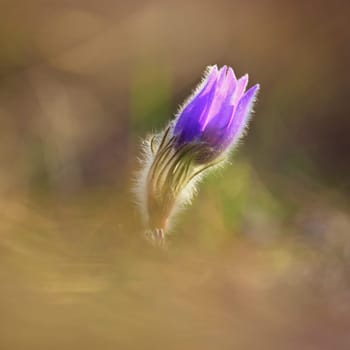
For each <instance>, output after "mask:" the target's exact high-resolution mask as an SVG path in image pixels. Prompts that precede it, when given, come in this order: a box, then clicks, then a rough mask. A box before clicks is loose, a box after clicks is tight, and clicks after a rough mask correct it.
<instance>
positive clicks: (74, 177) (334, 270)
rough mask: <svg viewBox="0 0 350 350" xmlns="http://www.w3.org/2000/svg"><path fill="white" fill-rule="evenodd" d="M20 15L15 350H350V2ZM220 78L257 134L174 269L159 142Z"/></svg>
mask: <svg viewBox="0 0 350 350" xmlns="http://www.w3.org/2000/svg"><path fill="white" fill-rule="evenodd" d="M0 9H1V11H0V47H1V50H0V120H1V128H0V145H1V146H0V207H1V210H0V286H1V287H0V310H1V312H0V348H1V349H4V350H7V349H11V350H12V349H24V348H25V349H48V348H49V349H62V348H65V349H169V350H170V349H182V350H185V349H349V347H350V334H349V327H350V295H349V290H350V289H349V288H350V260H349V259H350V237H349V234H350V211H349V209H350V203H349V202H350V201H349V195H350V156H349V151H350V119H349V112H348V109H349V107H348V102H349V101H348V100H349V98H348V94H349V87H350V86H349V81H350V75H349V69H348V64H349V57H350V47H349V37H350V28H349V10H350V6H349V4H348V2H347V1H345V0H344V1H337V0H336V1H332V2H330V1H329V2H327V1H325V2H322V1H314V2H305V1H284V2H281V1H277V0H262V1H254V0H253V1H245V2H243V1H229V0H216V1H212V0H202V1H184V0H178V1H164V0H163V1H160V0H154V1H143V0H139V1H129V2H126V1H118V0H114V1H111V0H99V1H97V0H84V1H83V0H76V1H68V0H61V1H56V0H50V1H49V0H27V1H25V0H11V1H10V0H2V1H1V7H0ZM210 64H219V65H223V64H227V65H230V66H232V67H233V68H234V69H235V71H236V74H237V75H238V76H241V75H243V74H244V73H247V72H248V73H249V76H250V85H252V84H255V83H257V82H259V83H260V84H261V92H260V95H259V99H258V102H257V104H256V108H255V115H254V117H253V120H252V122H251V126H250V130H249V133H248V134H247V136H246V138H245V140H244V143H243V144H242V145H241V146H240V147H239V149H238V150H237V151H236V152H235V153H234V155H233V159H232V165H230V166H228V167H226V168H225V169H223V170H222V171H219V172H218V173H216V174H214V175H211V176H209V177H208V178H207V179H206V180H205V181H204V183H203V184H202V185H201V187H200V192H199V194H198V196H197V197H196V199H195V200H194V203H193V205H192V206H191V207H190V208H189V209H188V210H187V211H185V212H184V213H183V214H182V215H181V216H180V217H179V218H178V220H177V224H176V226H175V228H174V232H173V233H172V235H171V237H170V248H169V249H168V251H165V252H164V251H160V250H159V249H156V248H154V247H152V246H150V245H149V244H148V242H145V241H144V239H143V236H142V225H141V222H140V218H139V213H138V211H137V208H135V205H134V204H133V201H134V199H133V196H132V194H131V191H130V188H131V185H132V178H133V176H134V175H133V174H134V171H135V169H137V167H138V164H137V155H138V152H139V143H140V140H141V138H143V137H145V136H146V135H147V134H148V133H149V132H152V131H156V130H161V129H162V128H163V127H164V126H165V125H166V123H167V122H168V120H169V119H170V118H172V116H173V114H174V113H175V112H176V110H177V108H178V106H179V105H180V104H181V103H182V102H183V100H184V99H185V98H186V97H187V96H188V95H189V94H190V92H191V91H192V89H193V88H194V87H195V86H196V84H197V83H198V82H199V81H200V77H201V74H202V72H203V71H204V69H205V67H206V66H207V65H210Z"/></svg>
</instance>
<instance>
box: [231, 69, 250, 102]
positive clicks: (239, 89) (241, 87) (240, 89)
mask: <svg viewBox="0 0 350 350" xmlns="http://www.w3.org/2000/svg"><path fill="white" fill-rule="evenodd" d="M248 80H249V77H248V74H245V75H244V76H243V77H242V78H239V79H238V81H237V85H236V89H235V92H234V94H233V95H232V99H231V103H232V104H233V105H234V106H237V103H238V101H239V100H240V99H241V97H242V95H243V93H244V91H245V89H246V87H247V85H248Z"/></svg>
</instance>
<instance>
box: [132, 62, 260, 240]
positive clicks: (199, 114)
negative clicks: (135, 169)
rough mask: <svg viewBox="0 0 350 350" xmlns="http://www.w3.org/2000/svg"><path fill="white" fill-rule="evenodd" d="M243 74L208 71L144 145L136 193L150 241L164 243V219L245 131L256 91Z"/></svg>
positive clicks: (227, 69) (226, 69)
mask: <svg viewBox="0 0 350 350" xmlns="http://www.w3.org/2000/svg"><path fill="white" fill-rule="evenodd" d="M247 84H248V75H244V76H243V77H241V78H240V79H237V78H236V76H235V74H234V71H233V69H232V68H230V67H226V66H224V67H222V68H221V69H218V67H217V66H216V65H215V66H210V67H208V69H207V72H206V74H205V77H204V79H203V81H202V83H201V84H200V85H199V86H198V87H197V89H196V90H195V91H194V93H193V94H192V96H191V97H190V98H189V99H188V100H187V101H186V102H185V104H184V105H183V106H182V108H181V109H180V110H179V112H178V114H177V116H176V117H175V119H174V120H173V121H171V122H170V124H169V125H168V127H167V128H166V129H165V130H164V131H163V132H161V133H159V134H156V135H151V136H149V138H147V139H146V140H145V142H144V147H143V151H144V157H143V158H142V170H141V171H140V173H139V174H138V176H137V179H136V180H137V186H136V189H137V191H136V193H137V194H138V198H139V201H140V204H141V208H142V209H143V213H144V216H145V219H146V222H147V225H148V228H149V229H150V231H149V232H152V236H153V237H156V238H161V239H163V238H164V232H165V230H166V229H167V227H168V223H169V219H170V218H171V217H172V216H173V214H174V212H176V210H177V209H178V208H179V207H182V206H183V204H185V203H188V202H189V201H190V200H191V198H192V196H193V193H194V192H195V189H196V186H195V185H196V183H198V181H199V180H200V179H201V178H202V176H203V175H204V174H205V173H206V172H207V171H208V170H210V169H213V168H215V167H216V166H218V165H219V164H223V163H224V161H225V160H227V159H228V154H229V151H230V150H231V149H233V148H234V146H235V145H236V144H237V142H238V141H239V139H240V138H241V136H242V135H243V133H244V130H245V129H246V127H247V124H248V121H249V117H250V114H251V110H252V106H253V103H254V100H255V97H256V94H257V92H258V90H259V85H258V84H257V85H254V86H253V87H251V88H250V89H249V90H247V91H246V87H247Z"/></svg>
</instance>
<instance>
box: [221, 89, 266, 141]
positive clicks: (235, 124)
mask: <svg viewBox="0 0 350 350" xmlns="http://www.w3.org/2000/svg"><path fill="white" fill-rule="evenodd" d="M259 88H260V86H259V84H256V85H254V86H252V87H251V88H250V89H249V90H248V91H247V92H246V93H245V94H244V95H243V97H242V98H241V100H240V101H239V103H238V106H237V108H236V110H235V112H234V114H233V117H232V119H231V121H230V124H229V125H228V127H227V129H228V134H229V135H230V139H231V140H233V139H234V138H236V139H238V138H239V137H240V136H241V133H242V131H243V130H244V128H245V127H246V125H247V122H248V119H249V112H250V111H251V107H252V105H253V102H254V100H255V96H256V94H257V92H258V90H259Z"/></svg>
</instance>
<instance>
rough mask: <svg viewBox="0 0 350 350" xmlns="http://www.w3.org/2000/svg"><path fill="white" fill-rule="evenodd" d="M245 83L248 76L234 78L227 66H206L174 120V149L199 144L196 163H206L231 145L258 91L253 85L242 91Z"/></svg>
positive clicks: (237, 138)
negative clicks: (192, 91)
mask: <svg viewBox="0 0 350 350" xmlns="http://www.w3.org/2000/svg"><path fill="white" fill-rule="evenodd" d="M247 84H248V75H244V76H243V77H242V78H240V79H237V78H236V76H235V74H234V72H233V69H232V68H230V67H229V68H228V67H227V66H224V67H222V68H221V69H220V70H218V68H217V66H216V65H215V66H211V67H209V69H208V73H207V75H206V77H205V79H204V80H203V82H202V84H200V86H199V87H198V88H197V89H196V91H195V93H194V94H193V95H192V97H191V98H190V99H189V100H188V101H187V102H186V103H185V105H184V106H183V107H182V108H181V110H180V112H179V113H178V116H177V118H176V120H175V124H174V128H173V135H174V136H176V138H177V141H176V147H181V146H182V145H184V144H189V143H201V144H202V145H203V148H202V150H201V152H199V153H198V157H197V161H198V162H199V163H206V162H208V161H211V160H213V159H215V158H217V157H218V156H219V155H221V154H222V153H223V152H225V151H226V150H227V149H230V148H231V147H232V146H234V145H235V144H236V143H237V141H238V140H239V138H240V137H241V136H242V133H243V131H244V129H245V127H246V126H247V124H248V121H249V115H250V112H251V109H252V106H253V102H254V100H255V97H256V94H257V92H258V90H259V85H258V84H257V85H254V86H253V87H251V88H250V89H249V90H248V91H245V90H246V87H247Z"/></svg>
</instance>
